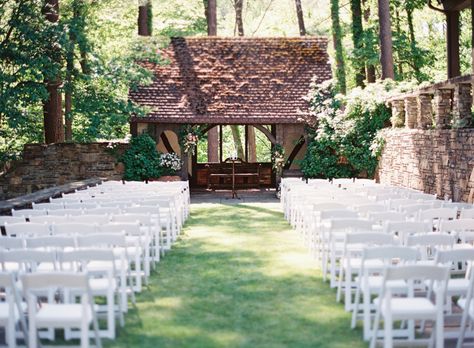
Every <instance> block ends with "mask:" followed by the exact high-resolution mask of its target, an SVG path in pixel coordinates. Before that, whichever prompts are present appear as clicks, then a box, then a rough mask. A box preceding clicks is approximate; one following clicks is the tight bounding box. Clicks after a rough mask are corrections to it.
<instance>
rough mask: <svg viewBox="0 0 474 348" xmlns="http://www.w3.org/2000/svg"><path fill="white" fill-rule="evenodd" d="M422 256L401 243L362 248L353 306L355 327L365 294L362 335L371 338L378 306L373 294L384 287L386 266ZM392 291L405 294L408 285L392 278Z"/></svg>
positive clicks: (413, 261) (412, 261) (352, 326)
mask: <svg viewBox="0 0 474 348" xmlns="http://www.w3.org/2000/svg"><path fill="white" fill-rule="evenodd" d="M418 257H419V252H418V250H416V249H414V248H408V247H404V246H398V245H383V246H375V247H367V248H364V249H363V250H362V258H361V262H360V268H359V271H358V275H359V276H358V277H357V279H356V284H357V285H356V294H355V300H354V309H353V311H352V322H351V328H352V329H354V328H355V327H356V322H357V318H358V316H360V311H359V306H360V300H361V295H362V299H363V301H362V317H363V326H364V329H363V332H364V334H363V337H364V340H369V339H370V334H371V317H372V316H373V313H374V311H375V307H374V306H373V305H372V304H371V299H372V297H373V296H374V295H376V296H379V295H380V293H381V291H382V287H383V276H382V275H383V270H384V269H385V267H388V266H393V265H397V264H398V265H400V264H406V263H415V262H416V261H417V259H418ZM374 261H376V262H379V263H382V265H383V267H379V268H377V267H372V266H371V265H370V263H371V262H374ZM390 288H391V291H392V293H396V294H406V292H407V291H408V286H407V284H406V282H405V281H403V280H398V281H392V282H390Z"/></svg>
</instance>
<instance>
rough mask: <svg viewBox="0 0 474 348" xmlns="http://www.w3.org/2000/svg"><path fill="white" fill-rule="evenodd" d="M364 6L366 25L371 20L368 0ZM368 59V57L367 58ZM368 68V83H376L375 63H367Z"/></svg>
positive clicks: (364, 1) (366, 43)
mask: <svg viewBox="0 0 474 348" xmlns="http://www.w3.org/2000/svg"><path fill="white" fill-rule="evenodd" d="M362 7H363V9H364V22H365V25H368V23H369V20H370V5H369V4H368V2H367V0H362ZM367 34H368V32H367V30H366V32H365V33H364V35H365V37H366V40H365V46H366V47H365V49H366V50H367V49H368V47H367V46H369V45H368V41H369V40H368V35H367ZM366 60H367V59H366ZM366 69H367V72H366V77H367V82H368V83H374V82H375V81H376V79H377V78H376V72H375V65H374V64H372V63H370V62H367V63H366Z"/></svg>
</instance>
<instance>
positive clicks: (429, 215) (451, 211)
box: [419, 208, 458, 221]
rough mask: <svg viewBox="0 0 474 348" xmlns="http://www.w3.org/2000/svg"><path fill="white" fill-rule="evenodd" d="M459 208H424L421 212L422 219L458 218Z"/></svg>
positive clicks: (420, 217)
mask: <svg viewBox="0 0 474 348" xmlns="http://www.w3.org/2000/svg"><path fill="white" fill-rule="evenodd" d="M457 215H458V210H457V209H456V208H434V209H428V210H422V211H420V213H419V219H420V221H426V220H433V219H446V220H448V219H456V217H457Z"/></svg>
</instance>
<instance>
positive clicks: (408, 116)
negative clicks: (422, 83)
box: [405, 97, 418, 128]
mask: <svg viewBox="0 0 474 348" xmlns="http://www.w3.org/2000/svg"><path fill="white" fill-rule="evenodd" d="M417 114H418V103H417V101H416V97H406V98H405V127H406V128H415V124H416V118H417Z"/></svg>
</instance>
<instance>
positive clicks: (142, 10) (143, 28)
mask: <svg viewBox="0 0 474 348" xmlns="http://www.w3.org/2000/svg"><path fill="white" fill-rule="evenodd" d="M152 33H153V8H152V4H151V0H145V1H142V2H141V4H140V6H138V35H140V36H151V35H152Z"/></svg>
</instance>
